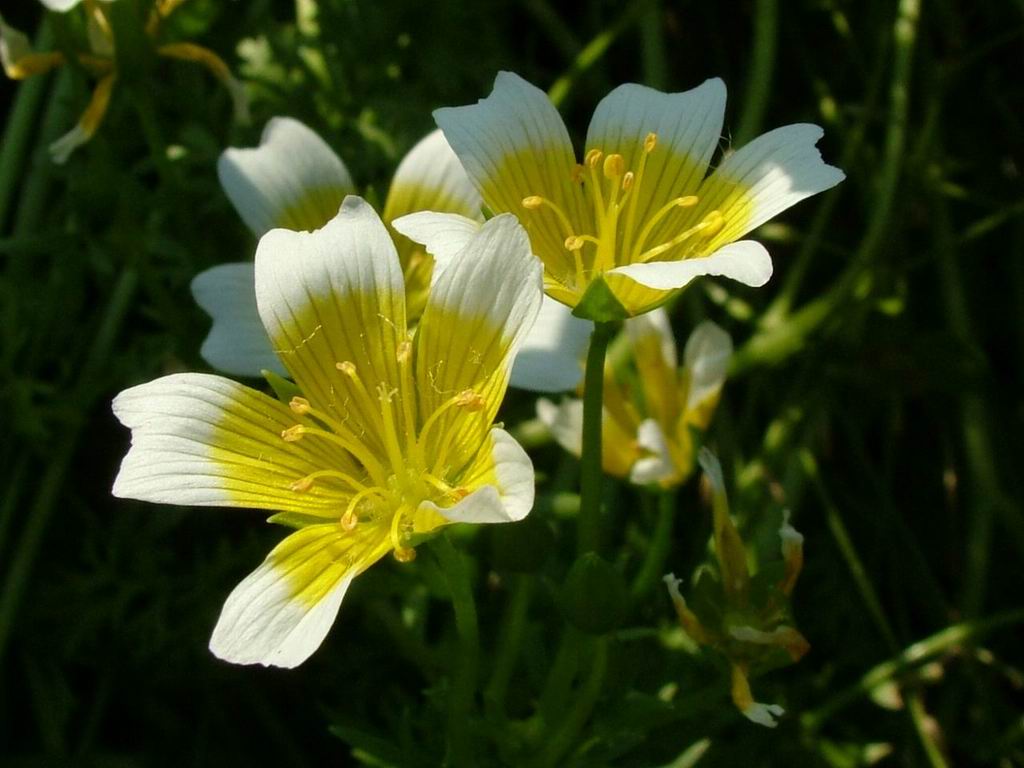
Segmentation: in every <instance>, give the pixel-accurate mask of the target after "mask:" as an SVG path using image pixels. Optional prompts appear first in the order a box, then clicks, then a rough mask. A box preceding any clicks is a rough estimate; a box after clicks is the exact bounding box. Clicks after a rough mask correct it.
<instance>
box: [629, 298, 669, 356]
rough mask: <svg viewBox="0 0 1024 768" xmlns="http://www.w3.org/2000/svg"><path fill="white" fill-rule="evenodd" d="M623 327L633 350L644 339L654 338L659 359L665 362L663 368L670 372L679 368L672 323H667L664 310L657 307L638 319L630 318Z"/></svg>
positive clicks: (666, 315)
mask: <svg viewBox="0 0 1024 768" xmlns="http://www.w3.org/2000/svg"><path fill="white" fill-rule="evenodd" d="M623 325H625V327H626V332H627V333H628V334H629V338H630V341H631V342H632V343H633V348H634V349H636V348H637V346H639V345H640V344H642V343H643V339H644V338H645V337H647V336H654V337H656V338H657V340H658V348H660V349H661V357H662V359H663V360H664V361H665V366H666V367H667V368H669V369H672V370H675V369H676V368H677V367H678V366H679V358H678V354H677V352H676V337H675V335H674V334H673V333H672V323H671V322H670V321H669V318H668V312H666V311H665V310H664V309H662V308H661V307H658V308H657V309H652V310H651V311H650V312H646V313H644V314H642V315H639V316H638V317H631V318H630V319H629V320H627V321H626V322H625V323H624V324H623Z"/></svg>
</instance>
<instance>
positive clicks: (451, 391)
mask: <svg viewBox="0 0 1024 768" xmlns="http://www.w3.org/2000/svg"><path fill="white" fill-rule="evenodd" d="M541 286H542V268H541V264H540V262H539V261H538V260H537V258H536V257H535V256H534V255H533V253H532V251H531V249H530V242H529V240H528V239H527V236H526V232H525V231H524V230H523V228H522V226H520V224H519V222H518V221H517V220H516V218H515V216H511V215H507V214H504V215H500V216H496V217H494V218H493V219H491V220H490V221H488V222H487V223H486V224H484V225H483V227H481V229H480V231H479V232H478V233H477V234H476V235H474V236H473V238H472V239H471V240H470V241H469V244H468V245H467V246H466V247H465V248H464V249H463V250H462V252H461V253H459V254H458V255H457V256H456V257H455V258H454V259H453V261H452V264H451V265H450V266H449V267H448V268H447V269H445V270H444V271H442V273H441V275H440V277H438V279H437V282H436V283H435V284H434V287H433V288H432V289H431V292H430V297H429V298H428V300H427V307H426V309H425V310H424V312H423V317H422V318H421V319H420V324H419V329H418V330H417V332H416V379H417V381H418V383H419V387H418V389H419V393H418V394H419V405H420V413H421V414H423V415H424V416H426V415H428V414H432V413H434V411H436V410H437V409H438V408H440V407H441V406H442V405H444V404H445V403H446V402H447V401H449V400H450V399H451V398H452V397H453V396H454V395H456V394H458V393H459V392H462V391H464V390H472V391H473V392H475V393H476V394H477V395H479V396H480V397H481V398H482V399H483V403H484V406H483V407H482V408H481V409H479V410H477V411H475V412H473V413H465V412H463V411H462V410H461V409H458V408H456V409H451V410H449V412H448V413H446V414H444V415H443V416H441V417H440V421H439V422H438V423H437V425H436V428H435V429H434V431H433V432H432V435H434V436H435V440H436V439H441V440H443V441H445V443H446V444H449V445H452V446H456V451H457V452H459V457H458V458H454V459H453V466H454V467H458V466H459V465H460V464H461V463H463V462H464V461H466V460H468V459H469V458H470V457H471V455H472V454H475V453H476V450H477V447H478V446H479V445H480V442H481V440H482V439H483V437H484V434H485V432H484V430H487V429H489V428H490V425H491V423H492V422H493V420H494V416H495V414H496V413H497V410H498V406H499V405H500V404H501V399H502V397H503V396H504V394H505V388H506V386H507V384H508V375H509V368H510V367H511V361H512V358H513V357H514V355H515V354H516V352H517V350H518V348H519V345H520V344H521V342H522V340H523V338H524V336H525V335H526V332H527V331H528V330H529V329H530V327H531V326H532V325H533V323H534V320H535V319H536V317H537V313H538V311H539V310H540V305H541V297H542V295H543V294H542V288H541ZM466 450H471V451H472V454H470V455H467V454H465V453H464V451H466Z"/></svg>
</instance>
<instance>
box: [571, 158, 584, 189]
mask: <svg viewBox="0 0 1024 768" xmlns="http://www.w3.org/2000/svg"><path fill="white" fill-rule="evenodd" d="M585 170H587V169H586V168H584V167H583V166H582V165H580V164H579V163H576V164H575V165H573V167H572V180H573V183H574V184H579V183H580V182H581V181H583V172H584V171H585Z"/></svg>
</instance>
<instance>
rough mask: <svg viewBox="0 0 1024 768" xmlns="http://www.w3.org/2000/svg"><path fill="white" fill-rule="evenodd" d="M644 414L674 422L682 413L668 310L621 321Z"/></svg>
mask: <svg viewBox="0 0 1024 768" xmlns="http://www.w3.org/2000/svg"><path fill="white" fill-rule="evenodd" d="M625 327H626V332H627V333H628V334H629V340H630V342H631V343H632V346H633V359H634V360H635V361H636V368H637V378H639V380H640V386H641V387H642V389H643V394H644V406H645V410H646V412H647V414H648V415H649V416H651V417H652V418H654V419H656V420H657V421H658V422H660V423H661V424H675V423H676V421H677V420H678V418H679V416H680V414H681V412H682V403H681V402H680V400H681V395H680V393H679V374H678V371H677V370H676V369H677V367H678V365H679V363H678V362H677V355H676V341H675V337H674V336H673V335H672V326H671V324H670V322H669V319H668V313H666V312H665V310H664V309H660V308H659V309H655V310H653V311H651V312H648V313H646V314H643V315H640V316H639V317H634V318H631V319H629V320H627V321H626V322H625Z"/></svg>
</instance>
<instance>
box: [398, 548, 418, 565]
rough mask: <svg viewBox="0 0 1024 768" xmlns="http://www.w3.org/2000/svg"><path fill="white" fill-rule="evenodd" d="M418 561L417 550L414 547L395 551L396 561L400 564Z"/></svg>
mask: <svg viewBox="0 0 1024 768" xmlns="http://www.w3.org/2000/svg"><path fill="white" fill-rule="evenodd" d="M415 559H416V550H415V549H413V548H412V547H398V548H397V549H396V550H395V560H397V561H398V562H400V563H411V562H412V561H413V560H415Z"/></svg>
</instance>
